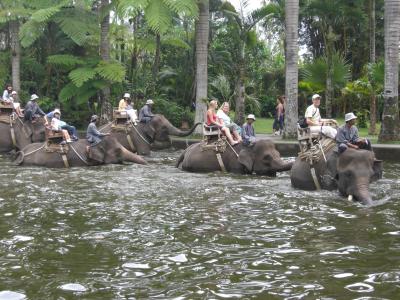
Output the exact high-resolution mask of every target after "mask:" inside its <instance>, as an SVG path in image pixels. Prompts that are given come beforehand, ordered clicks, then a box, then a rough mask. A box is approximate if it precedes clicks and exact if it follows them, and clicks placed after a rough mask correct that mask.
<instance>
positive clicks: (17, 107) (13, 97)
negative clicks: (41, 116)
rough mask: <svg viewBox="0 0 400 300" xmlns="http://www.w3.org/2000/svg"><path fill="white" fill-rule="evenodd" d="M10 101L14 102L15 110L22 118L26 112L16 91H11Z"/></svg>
mask: <svg viewBox="0 0 400 300" xmlns="http://www.w3.org/2000/svg"><path fill="white" fill-rule="evenodd" d="M6 102H7V101H6ZM8 103H12V105H13V107H14V110H15V112H16V113H17V115H18V117H20V118H22V117H23V116H24V114H23V113H22V111H21V104H20V103H19V102H18V96H17V92H16V91H12V92H11V95H10V97H9V101H8Z"/></svg>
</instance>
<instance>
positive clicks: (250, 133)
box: [242, 114, 256, 146]
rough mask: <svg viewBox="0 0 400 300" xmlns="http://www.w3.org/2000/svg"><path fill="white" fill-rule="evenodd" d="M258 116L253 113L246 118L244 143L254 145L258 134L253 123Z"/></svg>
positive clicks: (243, 131) (243, 128) (243, 133)
mask: <svg viewBox="0 0 400 300" xmlns="http://www.w3.org/2000/svg"><path fill="white" fill-rule="evenodd" d="M255 120H256V117H255V116H254V115H253V114H249V115H248V116H247V119H246V123H244V124H243V127H242V139H243V145H245V146H252V145H254V143H255V142H256V134H255V133H254V127H253V123H254V121H255Z"/></svg>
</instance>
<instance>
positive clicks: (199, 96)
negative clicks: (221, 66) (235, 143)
mask: <svg viewBox="0 0 400 300" xmlns="http://www.w3.org/2000/svg"><path fill="white" fill-rule="evenodd" d="M198 5H199V19H198V20H197V21H196V75H195V76H196V114H195V123H197V122H204V118H205V114H206V110H207V106H206V103H205V100H206V99H207V92H208V85H207V84H208V70H207V57H208V34H209V2H208V0H200V1H199V3H198ZM197 128H198V129H197V131H196V132H197V133H201V130H202V129H201V128H199V127H197Z"/></svg>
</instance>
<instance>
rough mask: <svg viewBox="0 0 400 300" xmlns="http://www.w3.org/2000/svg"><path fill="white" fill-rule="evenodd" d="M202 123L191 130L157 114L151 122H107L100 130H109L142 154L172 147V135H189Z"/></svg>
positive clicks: (125, 144)
mask: <svg viewBox="0 0 400 300" xmlns="http://www.w3.org/2000/svg"><path fill="white" fill-rule="evenodd" d="M200 124H201V123H197V124H196V125H194V126H193V127H192V128H191V129H189V130H180V129H178V128H176V127H175V126H173V125H172V124H171V123H170V122H169V121H168V120H167V119H166V118H165V117H164V116H163V115H155V116H154V117H153V118H152V120H151V121H150V122H149V123H138V124H137V125H124V126H116V127H113V126H111V124H107V125H105V126H103V127H102V128H101V129H100V131H102V132H109V133H110V134H111V135H112V136H114V137H115V138H116V139H117V140H118V141H119V142H120V143H121V144H122V145H123V146H124V147H125V148H126V149H128V150H130V151H132V152H137V153H138V154H140V155H149V154H150V150H161V149H166V148H169V147H171V139H170V136H171V135H172V136H179V137H184V136H188V135H190V134H192V133H193V131H194V130H195V129H196V127H197V126H198V125H200ZM109 128H111V129H109ZM110 130H111V131H110Z"/></svg>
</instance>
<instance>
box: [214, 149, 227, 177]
mask: <svg viewBox="0 0 400 300" xmlns="http://www.w3.org/2000/svg"><path fill="white" fill-rule="evenodd" d="M215 155H216V156H217V160H218V163H219V166H220V168H221V171H222V172H224V173H226V168H225V165H224V161H223V160H222V157H221V153H218V152H217V153H216V154H215Z"/></svg>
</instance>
